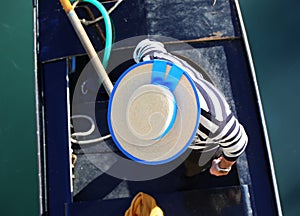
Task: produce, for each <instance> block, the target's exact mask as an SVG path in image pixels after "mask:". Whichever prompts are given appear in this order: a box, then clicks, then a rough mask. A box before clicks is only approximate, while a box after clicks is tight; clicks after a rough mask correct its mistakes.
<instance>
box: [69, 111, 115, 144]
mask: <svg viewBox="0 0 300 216" xmlns="http://www.w3.org/2000/svg"><path fill="white" fill-rule="evenodd" d="M76 118H84V119H87V120H88V121H89V122H90V123H91V128H90V129H89V130H88V131H84V132H82V131H81V132H76V133H73V134H71V137H70V140H71V142H72V143H76V144H80V145H84V144H91V143H96V142H102V141H104V140H105V139H108V138H110V137H111V135H110V134H108V135H106V136H103V137H99V138H95V139H90V140H76V139H75V138H74V137H83V136H88V135H91V134H92V133H93V132H94V130H95V128H96V126H95V122H94V120H93V119H92V118H91V117H89V116H87V115H73V116H71V119H76ZM71 126H72V125H71ZM72 127H73V126H72Z"/></svg>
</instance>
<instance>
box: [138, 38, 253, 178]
mask: <svg viewBox="0 0 300 216" xmlns="http://www.w3.org/2000/svg"><path fill="white" fill-rule="evenodd" d="M133 58H134V60H135V61H136V62H137V63H139V62H143V61H148V60H154V59H161V60H165V61H169V62H172V63H174V64H176V65H177V66H179V67H180V68H181V69H183V70H184V71H185V72H186V73H187V74H188V75H189V76H190V77H191V78H192V80H193V81H194V83H195V86H196V88H197V91H198V95H199V99H200V104H201V116H200V124H199V127H198V130H197V133H196V136H195V138H194V140H193V142H192V144H191V145H190V146H189V148H190V149H193V152H192V154H191V157H190V158H192V159H191V160H192V161H194V162H195V164H196V165H197V166H198V167H199V166H200V156H201V154H203V152H205V151H207V150H208V149H212V148H214V146H219V147H220V148H219V149H220V150H221V153H222V154H221V156H219V157H217V158H215V159H214V160H213V161H212V163H211V168H210V173H211V174H212V175H215V176H222V175H227V174H228V173H229V171H230V169H231V166H232V165H233V164H234V163H235V161H236V160H237V158H238V157H239V156H240V155H241V154H242V153H243V152H244V151H245V149H246V146H247V143H248V137H247V134H246V132H245V130H244V127H243V126H242V125H241V124H240V123H239V122H238V120H237V119H236V117H235V116H234V115H233V113H232V111H231V110H230V107H229V105H228V103H227V102H226V100H225V98H224V96H223V94H222V93H221V92H220V91H219V90H218V89H217V88H216V87H215V86H213V85H212V84H211V83H209V82H208V81H206V80H205V79H204V78H203V77H202V75H201V74H200V72H198V71H197V70H196V69H194V68H193V67H192V66H190V65H189V64H188V63H187V62H185V61H184V60H182V59H180V58H178V57H176V56H174V55H172V54H170V53H168V52H167V50H166V49H165V48H164V45H163V44H162V43H160V42H157V41H151V40H149V39H145V40H143V41H141V42H140V43H139V44H138V45H137V47H136V49H135V51H134V54H133ZM215 149H216V148H215ZM214 152H216V151H214ZM211 156H214V155H211ZM200 171H201V167H199V169H198V171H196V172H195V171H192V173H189V174H188V175H194V174H197V173H199V172H200Z"/></svg>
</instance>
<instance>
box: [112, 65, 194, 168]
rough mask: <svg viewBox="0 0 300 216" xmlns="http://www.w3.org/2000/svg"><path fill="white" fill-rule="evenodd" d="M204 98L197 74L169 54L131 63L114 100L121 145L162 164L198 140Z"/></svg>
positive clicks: (146, 161)
mask: <svg viewBox="0 0 300 216" xmlns="http://www.w3.org/2000/svg"><path fill="white" fill-rule="evenodd" d="M199 120H200V102H199V98H198V93H197V90H196V87H195V85H194V83H193V81H192V79H191V78H190V77H189V76H188V75H187V74H186V73H185V72H184V71H183V70H182V69H181V68H179V67H178V66H176V65H175V64H173V63H170V62H167V61H164V60H154V61H146V62H141V63H138V64H135V65H134V66H132V67H130V68H129V69H127V70H126V71H125V72H124V73H123V74H122V76H121V77H120V78H119V79H118V81H117V83H116V84H115V86H114V89H113V91H112V94H111V96H110V100H109V107H108V125H109V130H110V132H111V135H112V138H113V140H114V142H115V143H116V145H117V146H118V148H119V149H120V150H121V151H122V152H123V153H124V154H125V155H126V156H127V157H129V158H130V159H132V160H135V161H137V162H140V163H144V164H163V163H167V162H169V161H171V160H173V159H175V158H177V157H178V156H180V155H181V154H182V153H183V152H184V151H185V150H186V149H187V147H188V146H189V145H190V143H191V142H192V141H193V139H194V136H195V133H196V130H197V128H198V124H199Z"/></svg>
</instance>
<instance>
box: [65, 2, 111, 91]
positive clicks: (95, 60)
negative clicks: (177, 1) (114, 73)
mask: <svg viewBox="0 0 300 216" xmlns="http://www.w3.org/2000/svg"><path fill="white" fill-rule="evenodd" d="M60 2H61V4H62V6H63V8H64V10H65V12H66V13H67V16H68V18H69V20H70V22H71V24H72V26H73V28H74V29H75V32H76V34H77V36H78V37H79V39H80V41H81V44H82V45H83V47H84V49H85V51H86V52H87V54H88V56H89V57H90V60H91V63H92V65H93V67H94V69H95V70H96V72H97V74H98V75H99V77H100V82H103V85H104V88H105V90H106V92H107V94H108V95H110V94H111V92H112V90H113V84H112V82H111V80H110V79H109V77H108V75H107V73H106V71H105V69H104V67H103V65H102V63H101V61H100V59H99V57H98V55H97V53H96V51H95V49H94V47H93V45H92V43H91V41H90V39H89V37H88V35H87V33H86V32H85V30H84V28H83V26H82V24H81V22H80V20H79V18H78V16H77V14H76V12H75V11H74V10H73V7H72V5H71V3H70V2H69V0H60Z"/></svg>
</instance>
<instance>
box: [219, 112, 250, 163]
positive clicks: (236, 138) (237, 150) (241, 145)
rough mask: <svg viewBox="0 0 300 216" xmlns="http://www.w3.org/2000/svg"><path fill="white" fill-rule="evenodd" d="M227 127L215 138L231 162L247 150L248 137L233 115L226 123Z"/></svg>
mask: <svg viewBox="0 0 300 216" xmlns="http://www.w3.org/2000/svg"><path fill="white" fill-rule="evenodd" d="M225 124H226V125H225V127H224V128H223V130H222V131H221V132H220V134H219V135H218V136H217V137H215V140H217V141H218V143H219V144H220V146H221V147H222V149H223V156H224V157H225V159H227V160H229V161H235V160H236V159H237V158H238V157H239V156H240V155H241V154H242V153H243V152H244V151H245V149H246V146H247V144H248V136H247V134H246V132H245V129H244V127H243V126H242V125H241V124H240V123H239V122H238V120H237V119H236V118H235V117H234V116H233V115H232V114H231V115H229V116H228V118H227V119H226V121H225Z"/></svg>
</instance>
